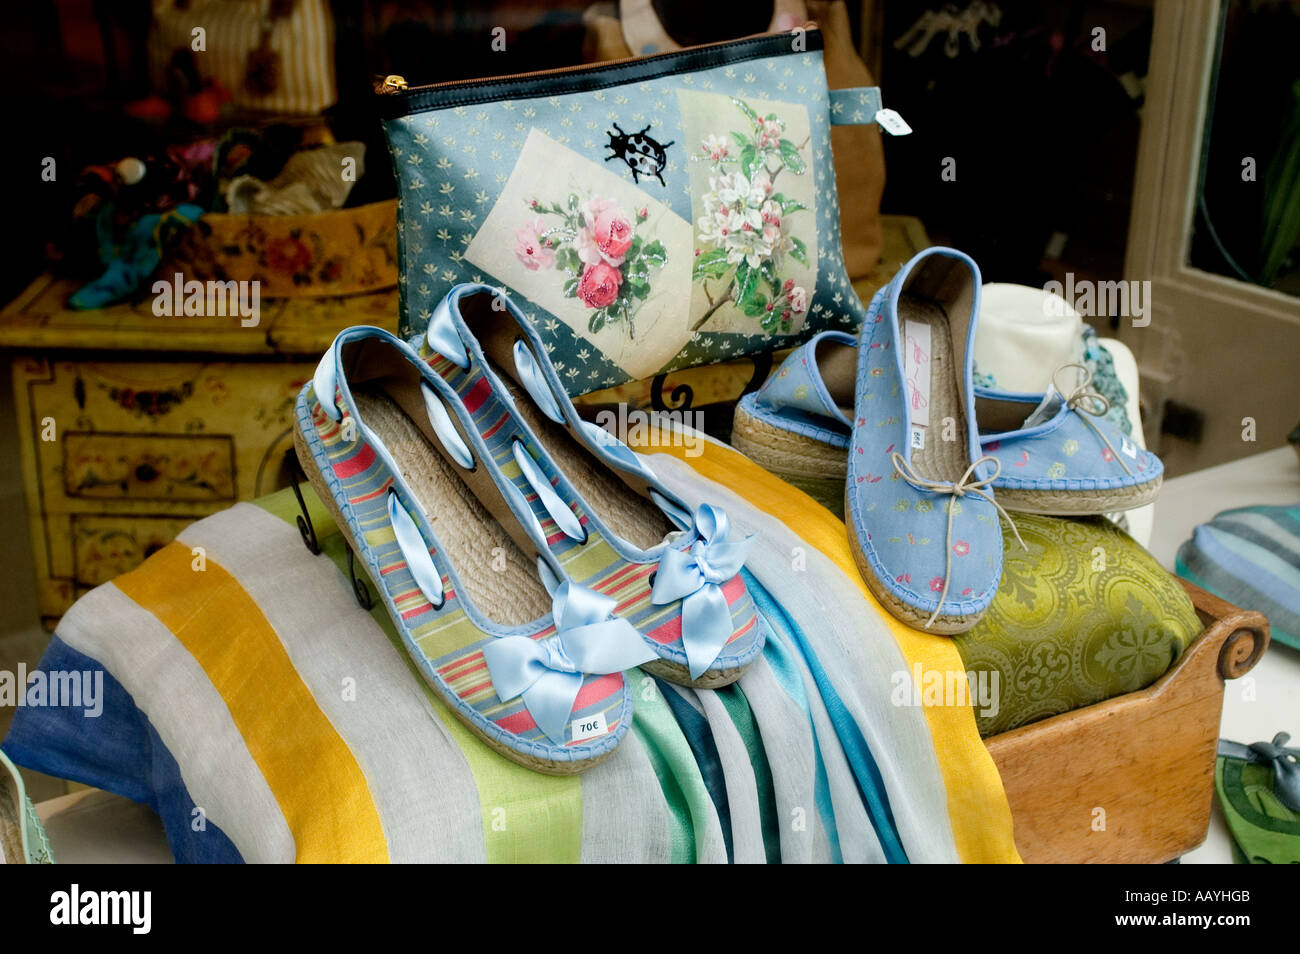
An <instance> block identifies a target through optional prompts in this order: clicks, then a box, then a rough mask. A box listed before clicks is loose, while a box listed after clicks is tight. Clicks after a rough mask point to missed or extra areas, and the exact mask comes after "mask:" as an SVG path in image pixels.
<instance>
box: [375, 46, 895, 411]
mask: <svg viewBox="0 0 1300 954" xmlns="http://www.w3.org/2000/svg"><path fill="white" fill-rule="evenodd" d="M821 45H822V43H821V35H820V33H818V31H817V30H816V29H807V30H805V29H799V30H794V31H792V32H790V33H779V34H768V35H764V36H760V37H752V38H749V39H744V40H737V41H734V42H729V43H719V44H711V45H708V46H701V47H695V48H693V49H688V50H681V51H677V52H672V53H665V54H662V55H659V56H649V57H644V58H640V59H637V60H632V61H618V62H614V63H607V64H598V65H595V66H588V67H577V68H573V69H564V70H553V71H548V72H544V73H530V74H524V75H521V76H517V77H504V78H499V79H489V80H472V81H466V82H460V83H446V84H438V85H435V86H426V87H413V88H409V89H408V88H406V87H405V84H404V83H403V82H402V81H401V80H400V79H398V78H395V77H390V78H389V80H388V81H387V82H386V84H385V87H384V90H382V92H387V93H389V95H386V96H383V97H382V99H381V102H382V104H383V107H384V114H385V129H386V133H387V137H388V143H389V151H390V153H391V156H392V160H393V165H394V168H395V170H396V173H397V179H398V186H399V201H398V247H399V274H398V284H399V288H400V290H401V299H402V311H401V331H402V334H403V336H405V337H410V336H412V335H415V334H418V333H420V332H422V331H423V330H424V328H425V327H426V326H427V324H428V320H429V316H430V315H431V314H432V311H433V308H434V306H435V305H436V304H437V303H438V302H439V301H440V300H441V299H442V297H443V295H444V294H446V292H447V290H448V288H450V287H451V286H452V285H453V284H456V283H458V282H466V281H475V282H487V283H489V284H494V285H499V286H501V287H502V288H503V289H504V290H506V291H507V292H508V293H509V294H510V295H511V297H512V298H514V299H515V300H516V301H517V302H518V303H519V304H520V306H521V307H522V308H523V310H524V312H525V313H526V314H527V315H528V316H529V318H530V319H531V320H532V321H533V322H534V324H535V325H536V327H537V330H538V332H539V333H540V334H541V336H542V339H543V340H544V342H545V343H546V346H547V348H548V350H549V351H550V354H551V358H552V360H553V361H554V363H555V365H556V368H557V370H558V371H559V372H560V375H561V377H562V378H563V380H564V381H565V385H566V387H567V389H568V392H569V394H570V395H571V396H576V395H579V394H585V393H588V392H590V391H595V390H599V389H601V388H606V387H611V386H614V385H617V384H622V383H624V382H627V381H632V380H637V379H640V378H644V377H648V376H650V375H653V374H656V373H659V372H664V371H672V370H677V369H680V368H685V367H691V366H694V365H701V364H709V363H712V362H715V361H723V360H727V359H730V358H735V357H739V356H741V355H745V354H751V353H754V352H758V351H769V350H775V349H778V348H783V347H787V346H790V345H793V344H795V343H797V342H799V341H802V340H804V339H806V338H808V337H810V336H811V335H812V334H814V333H816V332H818V331H821V330H823V329H826V328H838V329H843V330H848V331H853V330H856V329H857V327H858V326H859V325H860V323H861V321H862V316H863V314H864V309H863V307H862V305H861V303H860V302H859V301H858V299H857V298H856V296H855V295H854V294H853V289H852V287H851V286H850V284H849V281H848V278H847V276H846V274H845V270H844V262H843V257H842V255H841V251H840V233H839V209H838V203H837V200H836V192H835V174H834V169H833V167H832V165H831V146H830V127H831V125H832V124H839V123H869V122H873V121H876V120H877V119H878V118H879V119H880V120H881V121H882V125H883V124H884V123H885V121H886V120H887V115H886V113H885V111H881V110H880V96H879V92H878V91H877V90H876V89H875V88H861V89H848V90H835V91H833V92H828V90H827V87H826V76H825V73H824V71H823V68H822V55H821Z"/></svg>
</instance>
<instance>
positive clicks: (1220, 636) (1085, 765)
mask: <svg viewBox="0 0 1300 954" xmlns="http://www.w3.org/2000/svg"><path fill="white" fill-rule="evenodd" d="M1180 582H1181V583H1182V584H1183V587H1184V588H1185V589H1186V590H1187V593H1188V595H1189V596H1191V598H1192V603H1193V605H1194V606H1195V607H1196V611H1197V614H1198V615H1199V616H1200V617H1201V621H1202V622H1203V623H1204V625H1205V629H1204V630H1203V631H1202V632H1201V634H1200V635H1199V636H1197V637H1196V639H1195V640H1193V641H1192V644H1191V645H1190V646H1188V647H1187V651H1186V652H1185V653H1183V655H1182V658H1181V659H1179V660H1178V662H1177V663H1175V664H1174V666H1173V668H1172V669H1170V670H1169V672H1167V673H1165V674H1164V676H1162V677H1161V678H1160V679H1159V680H1158V681H1157V682H1155V683H1154V684H1153V685H1151V686H1150V687H1148V688H1146V689H1143V690H1141V691H1139V692H1130V693H1127V694H1125V695H1123V696H1118V697H1116V698H1114V699H1108V700H1106V701H1105V702H1099V703H1097V704H1096V705H1091V706H1087V707H1085V708H1082V709H1075V710H1074V711H1072V712H1066V713H1062V714H1061V715H1058V716H1053V717H1052V718H1050V719H1044V720H1043V721H1042V722H1035V723H1033V724H1032V725H1026V726H1022V727H1020V728H1019V729H1013V730H1012V731H1010V732H1004V733H1002V734H1001V735H995V736H993V737H991V738H989V739H986V740H985V744H986V745H987V746H988V750H989V753H990V754H991V755H992V756H993V761H994V762H996V763H997V766H998V771H999V772H1001V773H1002V784H1003V785H1004V786H1005V787H1006V792H1007V799H1008V800H1009V801H1010V803H1011V816H1012V819H1013V822H1014V824H1015V838H1016V847H1017V848H1018V849H1019V850H1020V856H1021V858H1023V859H1024V860H1025V861H1026V862H1029V863H1039V864H1042V863H1064V864H1078V863H1081V862H1105V863H1161V862H1166V861H1171V860H1173V859H1174V858H1177V857H1179V856H1180V855H1182V854H1184V853H1185V852H1187V851H1190V850H1191V849H1192V848H1195V847H1196V846H1197V845H1199V844H1200V843H1201V842H1202V841H1204V840H1205V833H1206V831H1207V830H1208V828H1209V824H1210V805H1211V802H1212V801H1213V798H1214V759H1215V750H1216V749H1217V747H1218V740H1219V720H1220V717H1221V715H1222V711H1223V690H1224V680H1225V679H1237V678H1239V677H1240V676H1243V675H1245V674H1246V673H1247V672H1249V671H1250V669H1251V667H1253V666H1254V665H1255V663H1256V662H1258V661H1259V658H1260V656H1262V655H1263V653H1264V650H1265V649H1266V648H1267V647H1268V620H1267V619H1265V618H1264V616H1263V614H1261V613H1258V612H1255V611H1253V610H1242V609H1238V608H1237V607H1236V606H1233V605H1232V604H1231V603H1228V602H1226V601H1224V600H1221V599H1219V598H1218V597H1217V596H1214V595H1212V594H1210V593H1207V592H1206V591H1205V590H1203V589H1201V588H1200V587H1198V586H1194V585H1193V584H1191V583H1188V582H1187V581H1186V580H1180Z"/></svg>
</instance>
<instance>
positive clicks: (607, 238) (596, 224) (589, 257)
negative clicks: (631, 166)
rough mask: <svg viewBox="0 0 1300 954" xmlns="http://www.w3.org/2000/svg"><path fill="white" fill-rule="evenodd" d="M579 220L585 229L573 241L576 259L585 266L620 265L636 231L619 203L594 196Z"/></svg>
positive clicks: (584, 208)
mask: <svg viewBox="0 0 1300 954" xmlns="http://www.w3.org/2000/svg"><path fill="white" fill-rule="evenodd" d="M582 221H583V223H584V224H585V225H586V228H584V229H582V230H581V231H580V232H579V233H578V236H577V238H576V239H575V240H574V245H575V246H576V247H577V249H578V257H579V258H581V259H582V261H583V262H584V263H585V264H587V265H595V264H597V263H598V262H600V261H602V260H603V261H605V262H608V263H609V264H610V265H614V266H618V265H622V264H623V259H624V257H625V256H626V255H627V250H628V248H630V247H631V245H632V235H633V232H634V231H635V230H634V229H633V227H632V223H631V222H630V221H628V218H627V216H626V215H625V214H624V213H623V210H622V209H620V208H619V207H618V204H617V203H615V202H614V201H613V200H612V199H605V198H602V197H600V196H596V197H594V198H593V199H592V200H591V201H590V202H588V203H587V204H586V206H584V207H583V210H582Z"/></svg>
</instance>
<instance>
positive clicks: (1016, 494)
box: [996, 477, 1164, 517]
mask: <svg viewBox="0 0 1300 954" xmlns="http://www.w3.org/2000/svg"><path fill="white" fill-rule="evenodd" d="M1163 480H1164V478H1163V477H1157V478H1156V479H1155V480H1148V481H1147V482H1146V483H1145V484H1137V485H1135V486H1132V487H1117V488H1114V489H1112V490H1014V489H1011V488H1002V487H999V488H998V489H997V491H996V493H997V498H998V502H999V503H1000V504H1002V506H1004V507H1006V508H1007V509H1008V510H1018V511H1020V512H1021V513H1036V514H1042V515H1044V516H1048V517H1086V516H1091V515H1094V514H1099V513H1116V512H1118V511H1121V510H1134V509H1136V508H1137V507H1144V506H1146V505H1147V504H1149V503H1151V502H1152V501H1153V500H1155V499H1156V497H1157V496H1158V495H1159V494H1160V485H1161V483H1162V482H1163Z"/></svg>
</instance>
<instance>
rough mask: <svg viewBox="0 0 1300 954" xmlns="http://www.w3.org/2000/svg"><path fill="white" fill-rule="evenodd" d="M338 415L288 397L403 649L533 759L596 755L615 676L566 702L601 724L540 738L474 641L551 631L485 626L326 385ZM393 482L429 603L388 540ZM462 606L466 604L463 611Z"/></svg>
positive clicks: (544, 621) (464, 707)
mask: <svg viewBox="0 0 1300 954" xmlns="http://www.w3.org/2000/svg"><path fill="white" fill-rule="evenodd" d="M335 406H336V407H337V408H338V409H339V410H340V411H341V415H342V416H341V418H340V420H339V421H333V420H331V419H330V418H329V416H327V415H326V414H325V412H324V410H323V409H322V408H321V406H320V403H319V402H318V401H317V400H316V397H315V394H314V390H313V387H312V385H311V384H310V383H309V384H308V385H307V386H306V387H304V389H303V391H302V393H301V394H300V396H299V399H298V407H297V411H298V426H299V427H300V428H301V429H302V432H303V435H304V437H305V438H306V440H307V444H308V447H309V448H310V450H311V452H312V455H313V457H314V459H315V461H316V463H317V465H318V466H319V467H320V470H321V472H322V474H323V475H324V476H325V477H326V480H327V482H328V483H329V485H330V487H331V490H332V491H333V492H334V498H335V501H336V503H337V504H338V506H339V509H340V511H341V512H342V513H343V515H344V517H345V519H346V520H347V521H348V522H349V524H350V525H351V528H352V531H353V536H354V538H355V539H357V540H358V541H364V546H363V547H362V553H360V554H359V556H360V557H361V559H363V560H365V561H366V562H367V564H368V565H369V569H370V572H371V577H372V578H373V579H374V580H376V581H377V583H378V586H379V590H380V592H381V594H382V595H383V598H384V601H385V602H386V603H387V604H388V606H389V609H390V612H391V613H392V615H393V618H394V620H395V621H399V623H400V625H399V627H398V628H399V631H400V632H401V635H402V639H403V641H404V642H405V644H406V646H407V649H408V651H409V652H410V653H411V654H412V656H413V657H414V659H415V660H416V662H417V663H418V664H419V666H420V669H421V670H422V671H423V673H424V675H425V677H426V678H428V679H429V680H430V681H431V682H432V683H433V685H434V686H435V687H436V688H438V689H440V690H442V691H443V692H444V693H446V694H448V701H449V702H452V703H453V704H454V705H455V707H456V709H457V711H458V712H459V713H460V714H461V715H462V716H463V717H465V718H467V719H469V720H470V721H471V722H472V723H473V724H474V725H476V726H477V727H478V728H480V729H481V730H482V731H484V732H485V733H487V734H488V735H489V737H490V738H493V739H494V740H496V741H498V742H500V743H503V744H506V745H509V746H511V747H512V748H514V749H516V750H517V751H520V752H524V753H526V754H530V755H533V756H535V757H536V758H539V759H546V760H551V761H572V760H580V759H589V758H595V757H598V756H600V755H602V754H604V753H605V752H607V751H609V750H610V749H612V748H613V747H614V746H615V745H617V743H618V741H619V740H620V739H621V738H622V736H623V735H624V734H625V733H626V731H627V723H628V721H629V717H630V715H631V708H632V702H631V699H630V698H629V696H628V694H627V692H626V691H625V684H624V680H623V677H622V676H621V675H620V674H617V673H615V674H612V675H588V676H587V677H586V678H585V680H584V683H583V687H582V690H581V691H580V693H579V695H578V701H577V703H576V705H575V707H574V710H573V717H574V719H578V718H582V717H587V716H595V715H597V714H598V713H599V714H603V715H604V718H605V724H606V728H607V732H606V734H605V735H603V736H601V737H599V738H597V739H594V740H590V741H587V742H578V743H575V742H574V741H573V740H572V735H573V725H572V723H570V724H569V725H568V726H567V727H566V729H565V745H564V750H563V751H558V750H557V749H556V747H555V746H554V745H553V744H552V743H551V742H550V741H549V740H548V739H547V738H546V737H545V735H544V734H543V733H542V731H541V730H540V729H539V728H538V726H537V724H536V722H535V721H534V720H533V718H532V716H531V714H530V713H529V712H528V710H527V708H525V706H524V703H523V700H522V699H521V698H519V697H515V698H513V699H509V700H505V701H503V700H501V699H499V698H498V696H497V692H496V690H495V689H494V688H493V685H492V680H491V678H490V677H489V675H488V672H487V664H486V662H485V661H484V659H483V653H482V647H483V646H484V645H485V644H486V643H487V642H488V641H489V640H492V639H496V638H498V637H499V636H506V635H524V636H529V637H531V638H533V639H538V640H540V639H544V638H546V637H548V636H550V635H553V634H554V633H555V626H554V623H553V621H552V620H551V617H550V615H549V614H548V615H547V616H545V617H542V618H540V619H538V620H536V621H535V622H533V623H530V624H527V625H525V626H520V627H507V626H502V625H499V624H493V623H491V622H490V619H488V616H489V614H490V608H485V607H472V606H469V605H468V603H467V598H466V596H465V594H464V592H463V590H462V587H461V586H460V584H459V581H458V579H457V577H456V571H455V567H453V566H451V565H450V561H449V560H448V559H447V558H446V557H445V556H444V555H442V554H440V552H439V550H440V548H439V546H438V544H437V542H436V540H437V537H436V535H435V534H434V532H433V530H432V528H430V527H429V526H428V525H427V524H425V522H424V521H423V519H422V516H421V512H422V508H420V507H419V506H418V505H413V502H412V499H411V495H410V491H409V490H408V489H407V488H406V487H405V486H403V484H402V482H401V481H400V480H397V479H395V477H394V475H393V473H392V472H391V471H390V469H389V467H388V466H387V465H386V464H385V462H384V460H383V455H380V454H378V453H376V450H375V448H374V447H372V446H371V445H370V444H369V443H367V442H366V441H365V440H364V439H358V440H356V441H355V442H352V443H349V442H348V441H347V440H345V439H344V435H346V434H357V435H364V433H365V431H364V430H363V429H362V428H359V427H356V425H355V424H354V423H353V420H352V419H353V409H352V407H351V406H350V404H349V402H348V401H346V400H345V395H344V392H343V389H342V388H341V387H340V388H338V389H337V390H336V396H335ZM390 488H394V489H396V491H397V493H398V496H399V498H400V499H401V500H402V503H403V505H404V506H405V507H406V509H407V512H408V513H410V514H411V515H412V517H414V518H415V519H416V520H417V522H418V523H420V524H421V530H422V533H423V535H424V537H425V540H426V541H434V542H433V543H432V544H431V545H430V547H429V552H430V555H431V556H432V557H433V558H434V561H435V563H436V565H437V566H438V568H439V569H440V570H441V572H442V574H443V580H442V582H443V588H444V591H445V592H446V600H445V602H444V603H443V605H442V606H441V608H434V606H433V605H432V604H431V603H430V602H429V600H428V599H427V598H426V597H425V595H424V594H423V593H422V592H421V591H420V589H419V587H418V586H417V585H416V583H415V580H414V578H413V576H412V574H411V572H410V570H409V568H408V566H407V563H406V560H405V558H404V557H403V555H402V552H401V550H400V548H399V547H398V544H397V539H396V536H395V534H394V532H393V528H392V525H391V523H390V519H389V514H388V493H389V489H390ZM467 610H468V612H467Z"/></svg>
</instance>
